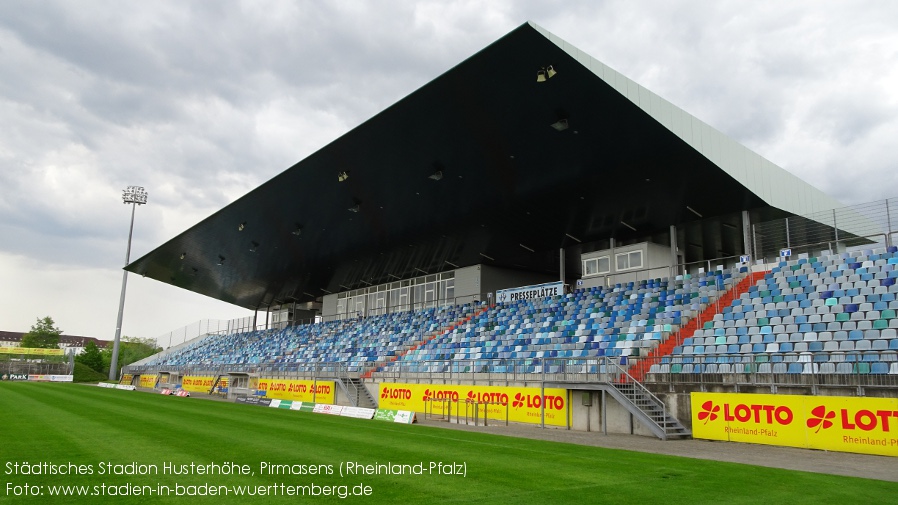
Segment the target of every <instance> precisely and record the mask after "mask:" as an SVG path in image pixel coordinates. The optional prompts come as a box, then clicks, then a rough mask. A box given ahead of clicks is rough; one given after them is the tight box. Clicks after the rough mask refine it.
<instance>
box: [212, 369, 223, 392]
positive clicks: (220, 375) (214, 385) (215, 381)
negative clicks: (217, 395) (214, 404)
mask: <svg viewBox="0 0 898 505" xmlns="http://www.w3.org/2000/svg"><path fill="white" fill-rule="evenodd" d="M223 376H224V375H223V374H218V375H216V376H215V380H214V381H212V387H211V388H209V394H210V395H211V394H212V393H214V392H215V388H216V386H218V383H219V382H221V378H222V377H223Z"/></svg>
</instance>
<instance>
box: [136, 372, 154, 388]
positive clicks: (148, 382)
mask: <svg viewBox="0 0 898 505" xmlns="http://www.w3.org/2000/svg"><path fill="white" fill-rule="evenodd" d="M158 378H159V375H158V374H154V373H142V374H140V379H139V382H138V384H137V385H138V386H140V387H142V388H154V387H156V379H158Z"/></svg>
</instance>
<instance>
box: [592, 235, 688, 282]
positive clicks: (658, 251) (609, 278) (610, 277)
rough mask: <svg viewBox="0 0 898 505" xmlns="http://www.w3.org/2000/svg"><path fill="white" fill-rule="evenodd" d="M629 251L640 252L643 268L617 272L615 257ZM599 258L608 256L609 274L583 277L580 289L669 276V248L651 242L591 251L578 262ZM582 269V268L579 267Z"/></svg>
mask: <svg viewBox="0 0 898 505" xmlns="http://www.w3.org/2000/svg"><path fill="white" fill-rule="evenodd" d="M631 251H642V258H643V268H641V269H638V270H634V271H626V270H625V271H623V272H618V271H617V261H616V259H615V256H616V255H618V254H622V253H627V252H631ZM600 256H608V257H609V258H610V260H611V272H610V273H608V274H601V275H595V276H590V277H584V278H583V279H582V281H583V284H581V285H580V286H579V287H581V288H591V287H595V286H609V285H613V284H617V283H623V282H636V281H641V280H645V279H657V278H662V277H669V276H670V274H671V270H670V267H671V255H670V246H663V245H659V244H653V243H651V242H640V243H638V244H630V245H626V246H621V247H615V248H613V249H604V250H601V251H592V252H589V253H584V254H582V255H581V257H580V260H581V261H583V260H587V259H591V258H597V257H600ZM581 268H582V267H581Z"/></svg>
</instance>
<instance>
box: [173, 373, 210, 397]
mask: <svg viewBox="0 0 898 505" xmlns="http://www.w3.org/2000/svg"><path fill="white" fill-rule="evenodd" d="M214 381H215V377H212V376H211V375H185V376H184V377H182V378H181V389H183V390H185V391H193V392H196V393H208V392H209V390H210V389H212V383H213V382H214Z"/></svg>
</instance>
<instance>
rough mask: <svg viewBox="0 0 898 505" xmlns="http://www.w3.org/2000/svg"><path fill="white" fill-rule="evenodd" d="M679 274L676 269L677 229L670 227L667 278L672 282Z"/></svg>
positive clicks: (673, 226) (674, 226)
mask: <svg viewBox="0 0 898 505" xmlns="http://www.w3.org/2000/svg"><path fill="white" fill-rule="evenodd" d="M678 273H679V268H678V267H677V227H676V225H670V273H669V275H668V277H670V279H671V280H673V278H674V277H676V276H677V274H678Z"/></svg>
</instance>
